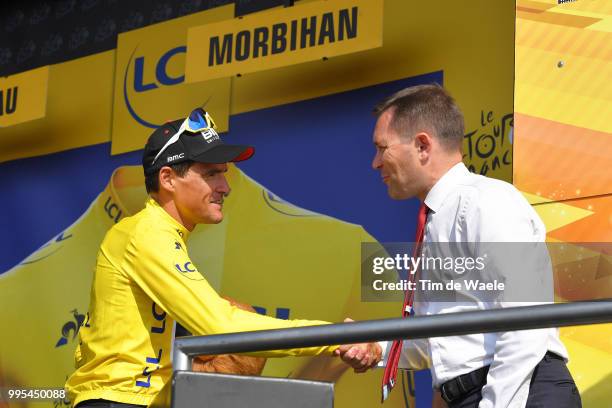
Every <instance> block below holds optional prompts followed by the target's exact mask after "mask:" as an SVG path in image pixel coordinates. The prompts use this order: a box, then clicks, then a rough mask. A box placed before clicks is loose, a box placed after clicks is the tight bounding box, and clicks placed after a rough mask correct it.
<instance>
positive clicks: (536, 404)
mask: <svg viewBox="0 0 612 408" xmlns="http://www.w3.org/2000/svg"><path fill="white" fill-rule="evenodd" d="M481 390H482V387H481V388H477V389H475V390H473V391H472V392H470V393H469V394H467V395H466V396H465V397H463V398H462V399H460V400H457V401H453V402H452V403H451V404H448V406H449V408H477V407H478V403H479V402H480V400H481V399H482V395H481V393H480V391H481ZM525 407H526V408H548V407H555V408H581V407H582V401H581V399H580V394H579V393H578V389H577V388H576V384H575V383H574V379H573V378H572V375H571V374H570V372H569V370H568V369H567V366H566V365H565V361H563V360H562V359H560V358H558V357H553V356H551V355H550V353H549V354H547V355H545V356H544V358H543V359H542V361H540V363H539V364H538V365H537V366H536V368H535V370H534V371H533V375H532V376H531V383H530V384H529V397H528V398H527V405H526V406H525Z"/></svg>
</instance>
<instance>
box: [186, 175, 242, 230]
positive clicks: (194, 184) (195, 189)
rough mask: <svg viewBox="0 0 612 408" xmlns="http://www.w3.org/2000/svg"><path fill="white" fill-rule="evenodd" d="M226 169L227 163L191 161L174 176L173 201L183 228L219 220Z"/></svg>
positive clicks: (227, 192) (221, 217) (220, 217)
mask: <svg viewBox="0 0 612 408" xmlns="http://www.w3.org/2000/svg"><path fill="white" fill-rule="evenodd" d="M226 172H227V164H204V163H195V164H193V165H192V166H191V167H190V168H189V170H188V171H187V173H186V174H185V175H184V176H183V177H177V178H176V179H175V182H176V185H175V192H174V202H175V204H176V208H177V210H178V211H179V213H180V215H181V218H182V220H183V223H184V225H185V227H187V228H188V229H190V230H192V229H193V228H194V227H195V225H196V224H218V223H220V222H221V221H222V220H223V199H224V198H225V197H226V196H227V195H228V194H229V192H230V187H229V184H228V183H227V180H226V178H225V173H226Z"/></svg>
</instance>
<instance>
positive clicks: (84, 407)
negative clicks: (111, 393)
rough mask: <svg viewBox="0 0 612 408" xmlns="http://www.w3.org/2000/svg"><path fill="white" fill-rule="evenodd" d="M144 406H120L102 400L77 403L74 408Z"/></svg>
mask: <svg viewBox="0 0 612 408" xmlns="http://www.w3.org/2000/svg"><path fill="white" fill-rule="evenodd" d="M143 407H146V405H133V404H122V403H121V402H114V401H107V400H102V399H96V400H87V401H83V402H79V405H77V406H76V408H143Z"/></svg>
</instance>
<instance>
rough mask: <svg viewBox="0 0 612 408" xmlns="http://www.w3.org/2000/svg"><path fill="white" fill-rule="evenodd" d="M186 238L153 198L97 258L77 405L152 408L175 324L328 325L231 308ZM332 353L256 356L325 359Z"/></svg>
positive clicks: (217, 329)
mask: <svg viewBox="0 0 612 408" xmlns="http://www.w3.org/2000/svg"><path fill="white" fill-rule="evenodd" d="M188 235H189V231H188V230H187V229H186V228H185V227H184V226H182V225H181V224H180V223H179V222H177V221H176V220H175V219H174V218H172V217H171V216H170V215H169V214H168V213H167V212H166V211H165V210H163V209H162V208H161V207H160V206H159V205H158V204H157V202H156V201H155V200H153V199H149V201H148V202H147V204H146V206H145V208H144V209H143V210H142V211H140V212H139V213H137V214H136V215H134V216H132V217H127V218H125V219H123V220H122V221H121V222H119V223H118V224H117V225H115V226H114V227H113V228H111V230H110V231H109V232H108V233H107V235H106V237H105V238H104V241H103V242H102V245H101V247H100V251H99V253H98V257H97V263H96V269H95V273H94V278H93V285H92V291H91V302H90V307H89V312H88V313H87V315H86V317H85V321H84V322H83V325H82V326H81V329H80V331H79V345H78V346H77V349H76V353H75V360H76V365H77V370H76V372H75V373H74V374H72V376H71V377H70V378H69V379H68V381H67V382H66V389H67V391H68V394H69V397H70V400H71V401H72V403H73V404H74V405H76V404H78V403H79V402H81V401H85V400H90V399H98V398H101V399H107V400H111V401H117V402H123V403H129V404H138V405H148V404H149V403H150V402H151V401H152V400H153V398H154V397H155V395H156V394H157V393H158V392H159V391H160V390H161V389H162V387H163V386H164V385H165V383H166V382H167V381H168V380H169V378H170V375H171V373H172V362H171V360H170V357H171V347H172V340H173V324H174V321H179V322H181V324H183V325H184V326H185V327H186V328H187V329H188V330H189V331H191V332H192V333H193V334H196V335H205V334H218V333H231V332H241V331H252V330H266V329H280V328H290V327H301V326H310V325H318V324H325V323H326V322H323V321H313V320H281V319H275V318H272V317H268V316H262V315H259V314H256V313H250V312H247V311H244V310H241V309H239V308H236V307H234V306H232V305H230V303H229V302H227V301H226V300H224V299H222V298H221V297H220V296H219V295H218V294H217V292H215V290H214V289H213V288H212V287H211V286H210V285H209V283H208V282H207V281H206V279H205V278H204V276H203V275H202V274H201V273H200V272H199V271H198V269H197V267H196V265H195V264H194V263H193V262H192V261H191V259H190V258H189V255H188V254H187V250H186V243H185V241H186V239H187V237H188ZM244 273H245V274H246V273H249V271H248V270H245V271H244ZM334 349H335V347H333V346H325V347H312V348H303V349H292V350H282V351H269V352H259V353H257V355H259V356H266V357H278V356H286V355H292V356H299V355H319V354H324V353H327V354H329V353H331V351H333V350H334Z"/></svg>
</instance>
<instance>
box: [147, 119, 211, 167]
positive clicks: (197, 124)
mask: <svg viewBox="0 0 612 408" xmlns="http://www.w3.org/2000/svg"><path fill="white" fill-rule="evenodd" d="M216 128H217V125H216V124H215V121H214V120H213V118H212V117H211V116H210V115H209V114H208V112H206V111H205V110H204V109H202V108H196V109H194V110H193V111H192V112H191V113H190V114H189V116H188V117H187V118H186V119H185V120H184V121H183V123H182V124H181V127H180V128H179V130H178V132H176V133H175V134H174V135H172V137H170V139H168V141H167V142H166V144H165V145H164V146H163V147H162V148H161V149H160V150H159V152H158V153H157V155H156V156H155V158H154V159H153V162H152V163H151V165H153V164H155V161H156V160H157V159H158V158H159V156H161V154H162V153H163V152H164V150H166V149H167V148H168V146H170V145H171V144H173V143H176V142H178V140H179V137H181V135H182V134H183V133H184V132H185V131H189V132H191V133H198V132H200V133H202V136H204V137H205V138H207V137H209V136H210V135H211V134H217V132H216V131H215V129H216Z"/></svg>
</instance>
